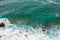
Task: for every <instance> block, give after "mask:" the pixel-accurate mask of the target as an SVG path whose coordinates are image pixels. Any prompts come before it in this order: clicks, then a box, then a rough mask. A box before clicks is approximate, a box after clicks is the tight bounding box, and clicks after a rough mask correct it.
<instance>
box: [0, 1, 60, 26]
mask: <svg viewBox="0 0 60 40" xmlns="http://www.w3.org/2000/svg"><path fill="white" fill-rule="evenodd" d="M0 14H1V15H0V18H8V19H9V20H10V21H11V23H17V21H19V22H20V21H23V23H25V24H27V25H36V24H45V23H50V22H55V21H58V20H60V4H54V3H48V4H42V3H41V2H34V1H25V2H14V3H8V4H6V5H0ZM56 14H58V15H59V16H56ZM23 23H22V24H23Z"/></svg>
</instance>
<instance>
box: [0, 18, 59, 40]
mask: <svg viewBox="0 0 60 40" xmlns="http://www.w3.org/2000/svg"><path fill="white" fill-rule="evenodd" d="M1 22H4V23H5V25H6V26H7V27H6V28H5V30H2V29H1V30H0V36H2V37H1V38H0V40H59V39H60V32H59V31H57V33H58V34H59V36H58V38H49V36H48V35H45V34H44V32H42V31H41V28H38V29H33V28H32V27H31V28H30V29H31V30H30V29H28V30H26V29H25V27H27V25H22V26H21V27H20V28H19V29H18V27H17V26H16V25H13V24H11V23H10V22H9V20H8V19H7V18H2V19H0V23H1ZM28 27H29V26H28ZM51 31H53V30H51ZM52 36H53V35H52Z"/></svg>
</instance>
